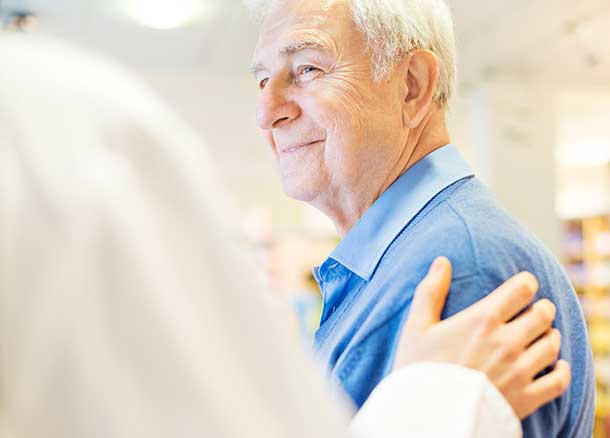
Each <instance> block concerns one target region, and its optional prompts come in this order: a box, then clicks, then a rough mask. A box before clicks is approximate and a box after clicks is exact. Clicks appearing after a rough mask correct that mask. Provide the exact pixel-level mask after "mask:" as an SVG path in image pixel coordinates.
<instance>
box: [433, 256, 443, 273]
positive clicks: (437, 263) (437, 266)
mask: <svg viewBox="0 0 610 438" xmlns="http://www.w3.org/2000/svg"><path fill="white" fill-rule="evenodd" d="M446 260H447V259H446V258H445V257H437V258H436V259H435V260H434V263H432V266H431V267H430V272H440V271H441V270H442V269H443V266H444V265H445V262H446Z"/></svg>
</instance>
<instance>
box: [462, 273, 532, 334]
mask: <svg viewBox="0 0 610 438" xmlns="http://www.w3.org/2000/svg"><path fill="white" fill-rule="evenodd" d="M537 291H538V281H537V280H536V277H534V276H533V275H532V274H530V273H529V272H521V273H519V274H517V275H515V276H513V277H511V278H510V279H508V280H507V281H506V282H505V283H504V284H502V285H501V286H500V287H498V288H497V289H496V290H494V291H493V292H492V293H490V294H489V295H487V296H486V297H485V298H483V299H481V300H480V301H478V302H477V303H475V304H473V305H472V307H471V309H470V311H473V312H481V313H483V314H486V315H496V317H497V320H498V323H499V324H501V323H504V322H506V321H510V320H511V319H512V318H513V317H514V316H515V315H516V314H518V313H519V312H520V311H521V310H523V309H524V308H526V307H527V306H528V305H529V304H530V303H531V302H532V300H533V299H534V296H535V295H536V292H537Z"/></svg>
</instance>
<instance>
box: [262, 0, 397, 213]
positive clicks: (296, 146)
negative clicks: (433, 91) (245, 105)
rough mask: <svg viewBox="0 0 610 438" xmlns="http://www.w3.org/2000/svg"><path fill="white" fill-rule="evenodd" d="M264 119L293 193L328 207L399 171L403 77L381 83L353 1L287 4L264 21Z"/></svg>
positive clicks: (311, 0) (264, 128) (267, 136)
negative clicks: (373, 71) (356, 19)
mask: <svg viewBox="0 0 610 438" xmlns="http://www.w3.org/2000/svg"><path fill="white" fill-rule="evenodd" d="M253 71H254V72H255V74H256V78H257V81H258V84H259V86H260V87H261V94H260V98H259V102H258V106H257V111H256V115H257V123H258V125H259V127H260V128H261V130H262V132H263V134H264V137H265V139H266V141H267V142H268V144H269V146H270V148H271V150H272V152H273V154H274V156H275V158H276V160H277V162H278V165H279V170H280V175H281V179H282V184H283V187H284V190H285V192H286V193H287V194H288V195H289V196H291V197H293V198H296V199H299V200H302V201H306V202H312V203H316V202H318V203H324V202H326V203H328V202H329V201H330V202H332V201H333V200H337V199H339V198H340V197H341V196H344V195H345V194H346V193H349V192H350V191H351V192H353V191H355V190H359V189H360V188H362V187H363V186H362V184H366V183H368V184H375V182H376V180H378V179H383V178H384V176H383V172H384V171H385V170H387V169H388V168H391V166H392V163H393V162H396V160H397V159H398V156H399V154H400V143H401V141H402V142H404V131H402V130H401V127H402V113H401V111H402V110H401V105H400V101H401V99H400V87H399V86H398V83H397V79H396V78H394V79H388V80H382V81H379V82H374V81H373V80H372V75H371V62H370V56H369V54H368V52H367V49H366V43H365V40H364V39H363V37H362V35H361V34H360V33H359V32H358V30H357V28H356V26H355V25H354V23H353V21H352V18H351V14H350V9H349V1H347V0H335V1H328V0H288V1H286V2H284V3H283V4H282V5H281V6H280V7H279V8H278V9H277V11H276V12H274V13H273V14H271V15H270V16H269V17H268V18H267V19H266V20H265V22H264V23H263V25H262V29H261V33H260V37H259V41H258V45H257V48H256V50H255V54H254V65H253Z"/></svg>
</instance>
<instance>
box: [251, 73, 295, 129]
mask: <svg viewBox="0 0 610 438" xmlns="http://www.w3.org/2000/svg"><path fill="white" fill-rule="evenodd" d="M300 114H301V110H300V108H299V106H298V105H297V103H296V102H295V101H294V100H293V99H291V98H290V97H288V96H287V90H286V89H285V88H284V87H283V86H282V85H281V84H279V83H277V82H273V81H268V83H267V86H266V87H265V88H264V89H263V91H262V93H261V96H260V99H259V101H258V105H257V107H256V123H257V124H258V126H259V127H260V128H261V129H263V130H271V129H277V128H280V127H281V126H283V125H286V124H289V123H290V122H292V121H293V120H295V119H297V118H298V117H299V115H300Z"/></svg>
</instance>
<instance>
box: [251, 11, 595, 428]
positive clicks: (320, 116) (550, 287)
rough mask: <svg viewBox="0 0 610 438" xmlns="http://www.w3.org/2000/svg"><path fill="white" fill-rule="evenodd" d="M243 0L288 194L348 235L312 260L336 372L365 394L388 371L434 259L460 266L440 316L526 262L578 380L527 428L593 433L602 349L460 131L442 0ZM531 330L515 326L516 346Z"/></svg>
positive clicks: (560, 277)
mask: <svg viewBox="0 0 610 438" xmlns="http://www.w3.org/2000/svg"><path fill="white" fill-rule="evenodd" d="M247 3H249V4H250V6H251V7H252V8H254V10H255V11H256V13H257V15H259V16H260V18H261V20H262V25H261V29H260V35H259V40H258V44H257V46H256V49H255V52H254V56H253V64H252V67H251V70H252V72H253V74H254V75H255V77H256V81H257V84H258V86H259V88H260V97H259V102H258V106H257V112H256V115H257V122H258V125H259V127H260V128H261V130H262V132H263V135H264V137H265V139H266V140H267V143H268V145H269V147H270V149H271V151H272V152H273V154H274V157H275V159H276V162H277V165H278V168H279V173H280V178H281V182H282V185H283V188H284V191H285V192H286V193H287V194H288V195H289V196H291V197H293V198H295V199H297V200H301V201H304V202H307V203H308V204H310V205H312V206H313V207H315V208H317V209H319V210H320V211H321V212H322V213H324V214H325V215H326V216H328V217H329V218H330V219H331V220H332V221H333V222H334V224H335V227H336V229H337V231H338V232H339V234H340V235H341V237H342V240H341V242H340V244H339V245H338V246H337V247H336V248H335V250H334V251H333V252H332V253H331V255H330V256H329V257H328V258H327V260H326V261H324V262H323V263H322V264H321V265H320V266H319V267H318V268H316V269H315V276H316V279H317V281H318V283H319V285H320V288H321V290H322V292H323V295H324V304H323V311H322V318H321V324H320V328H319V329H318V331H317V332H316V334H315V351H316V355H317V356H318V357H319V358H320V360H321V361H323V362H324V363H325V364H326V366H327V369H328V372H329V374H330V376H331V377H332V378H333V379H334V380H335V381H336V382H338V383H339V384H340V385H341V386H343V388H344V389H345V390H346V392H347V393H348V394H349V395H350V397H351V399H352V401H353V402H354V404H355V406H356V407H360V406H362V404H363V403H364V401H365V400H367V398H368V397H369V394H370V393H371V391H372V390H373V388H375V387H376V386H377V384H378V383H379V381H381V379H383V378H384V376H386V375H387V373H388V372H390V371H391V369H392V364H393V362H394V358H395V357H396V352H397V345H398V340H399V338H400V333H401V326H402V324H403V321H404V320H405V318H406V316H407V315H408V314H409V312H411V313H412V312H413V311H414V309H412V304H411V302H412V297H413V292H414V291H415V288H416V286H417V283H418V282H419V281H420V280H421V279H422V277H423V276H424V275H425V273H426V271H427V269H428V266H429V265H430V263H431V262H432V260H433V259H434V258H435V257H437V256H439V255H444V256H447V257H448V258H449V259H450V260H451V261H452V262H453V264H454V266H453V267H454V270H453V273H454V277H453V283H452V290H451V292H450V293H449V296H448V299H447V304H446V306H445V308H444V310H443V317H444V318H446V317H448V316H451V315H454V314H455V313H456V312H459V311H460V310H462V309H464V308H465V307H467V306H468V305H471V304H472V303H475V302H476V301H478V300H480V299H481V298H483V297H484V296H485V294H486V293H487V292H489V291H492V290H494V289H495V288H496V287H497V286H498V285H499V284H500V283H501V282H502V281H504V280H505V279H506V278H508V277H510V276H511V275H515V274H517V273H518V272H520V271H529V272H531V273H533V274H534V275H535V276H536V278H538V280H539V281H540V286H541V287H540V290H541V296H542V297H545V298H548V299H550V300H551V301H553V302H554V303H555V305H556V306H557V318H556V320H555V324H556V327H557V328H558V329H559V331H560V332H561V333H562V334H563V335H564V336H563V339H562V348H561V355H562V357H563V358H566V359H567V360H568V362H570V363H571V365H572V367H573V370H574V373H573V377H574V379H573V383H572V385H571V387H570V390H569V391H568V392H567V393H566V394H565V395H564V396H563V397H561V398H559V399H557V400H555V401H553V402H552V403H551V404H549V405H547V406H544V407H543V408H541V409H540V410H539V411H537V412H535V413H534V414H533V415H531V416H529V417H528V418H527V419H526V420H525V421H524V422H523V428H524V434H525V436H527V437H539V438H550V437H562V438H574V437H579V438H580V437H588V436H591V433H592V428H593V417H594V406H593V405H594V388H595V386H594V373H593V358H592V353H591V348H590V345H589V341H588V335H587V329H586V325H585V320H584V317H583V314H582V311H581V309H580V306H579V302H578V299H577V297H576V294H575V292H574V290H573V288H572V286H571V284H570V282H569V280H568V278H567V276H566V274H565V272H564V271H563V269H562V267H561V265H560V263H559V261H558V260H557V259H556V258H555V257H554V256H553V255H552V254H551V253H550V252H549V251H548V250H547V249H546V248H545V247H544V246H543V245H542V244H541V243H540V242H539V241H538V240H537V239H536V238H535V237H534V236H533V235H532V234H531V233H530V232H528V231H527V230H526V229H525V228H524V227H523V226H521V225H520V224H519V223H518V222H517V221H516V220H515V219H514V218H512V217H511V216H510V215H509V214H508V213H507V212H506V211H505V210H504V209H503V208H502V207H501V206H500V204H499V203H498V202H497V200H496V199H495V197H494V195H493V194H492V193H491V192H490V191H489V190H488V189H487V188H486V187H485V186H484V184H483V183H482V182H481V181H480V180H479V179H478V178H476V177H475V176H474V173H473V172H472V170H471V169H470V167H469V166H468V164H467V163H466V161H465V160H464V159H463V157H462V156H461V154H460V152H459V151H458V149H457V146H456V145H453V144H451V136H450V134H449V132H448V129H447V125H446V121H445V114H446V111H447V108H448V106H449V103H450V101H451V98H452V95H453V89H454V86H455V70H456V54H455V52H456V49H455V39H454V33H453V23H452V18H451V13H450V11H449V8H448V7H447V5H446V4H445V2H444V1H443V0H248V1H247ZM490 147H491V145H490ZM507 165H510V163H507ZM515 177H518V176H517V175H515ZM541 213H542V212H541ZM531 341H533V338H527V337H526V338H520V339H519V338H516V339H514V340H513V342H514V344H515V345H514V348H515V349H519V348H524V347H525V346H527V345H528V344H529V343H530V342H531ZM413 342H416V340H413ZM531 371H533V370H531ZM528 377H529V378H534V377H535V375H534V374H532V375H531V376H528Z"/></svg>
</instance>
